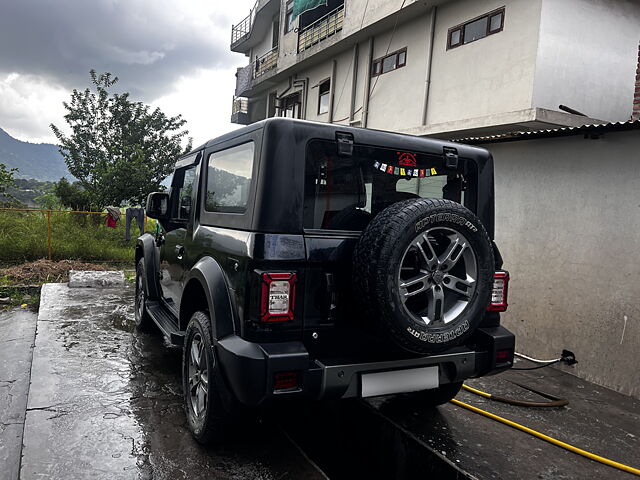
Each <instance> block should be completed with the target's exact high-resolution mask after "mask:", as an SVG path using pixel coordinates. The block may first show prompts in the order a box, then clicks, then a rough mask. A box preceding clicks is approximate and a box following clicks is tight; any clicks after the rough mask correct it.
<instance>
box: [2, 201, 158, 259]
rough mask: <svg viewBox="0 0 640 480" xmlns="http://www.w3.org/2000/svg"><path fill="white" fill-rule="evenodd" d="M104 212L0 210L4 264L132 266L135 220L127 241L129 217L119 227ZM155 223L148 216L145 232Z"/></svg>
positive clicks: (123, 218)
mask: <svg viewBox="0 0 640 480" xmlns="http://www.w3.org/2000/svg"><path fill="white" fill-rule="evenodd" d="M106 217H107V214H106V213H104V212H80V211H68V210H45V209H30V208H0V262H2V263H4V264H15V263H21V262H25V261H30V260H37V259H39V258H48V259H49V260H62V259H70V260H82V261H90V262H108V263H132V262H133V255H134V249H135V240H136V238H137V237H138V235H139V233H140V232H139V230H138V226H137V224H136V222H135V219H134V220H133V221H132V222H131V230H130V232H131V240H128V241H127V240H125V224H126V221H125V220H126V215H125V214H124V211H122V212H121V216H120V221H119V222H118V223H117V225H116V228H110V227H107V226H106V224H105V221H106ZM155 226H156V224H155V221H154V220H151V219H147V218H146V217H145V222H144V230H145V231H153V230H154V229H155Z"/></svg>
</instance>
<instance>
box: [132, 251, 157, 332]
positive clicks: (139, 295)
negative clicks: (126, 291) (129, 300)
mask: <svg viewBox="0 0 640 480" xmlns="http://www.w3.org/2000/svg"><path fill="white" fill-rule="evenodd" d="M146 278H147V277H146V276H145V271H144V258H141V259H140V260H139V261H138V264H137V265H136V296H135V319H136V328H137V329H138V330H140V331H141V332H152V331H154V330H155V329H156V326H155V323H154V322H153V320H152V318H151V317H150V316H149V313H148V312H147V283H146Z"/></svg>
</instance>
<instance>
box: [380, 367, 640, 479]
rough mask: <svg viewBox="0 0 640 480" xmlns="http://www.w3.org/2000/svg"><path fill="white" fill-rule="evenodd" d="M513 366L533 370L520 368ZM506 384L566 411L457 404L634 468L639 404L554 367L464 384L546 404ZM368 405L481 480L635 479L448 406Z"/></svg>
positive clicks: (402, 400)
mask: <svg viewBox="0 0 640 480" xmlns="http://www.w3.org/2000/svg"><path fill="white" fill-rule="evenodd" d="M517 365H518V367H523V366H533V364H531V363H529V362H526V361H523V362H518V364H517ZM512 382H517V383H520V384H523V385H526V386H529V387H531V388H534V389H536V390H538V391H543V392H546V393H549V394H551V395H554V396H557V397H563V398H567V399H568V400H569V402H570V403H569V405H568V406H566V407H562V408H527V407H518V406H513V405H508V404H504V403H498V402H495V401H492V400H488V399H486V398H483V397H480V396H477V395H475V394H472V393H469V392H467V391H465V390H462V391H461V392H460V393H459V394H458V396H457V397H456V398H457V399H458V400H460V401H462V402H465V403H468V404H471V405H473V406H476V407H478V408H481V409H483V410H486V411H488V412H491V413H494V414H496V415H499V416H501V417H504V418H507V419H509V420H512V421H514V422H517V423H520V424H522V425H525V426H527V427H529V428H532V429H534V430H537V431H539V432H541V433H544V434H546V435H549V436H551V437H554V438H556V439H558V440H560V441H563V442H565V443H569V444H571V445H573V446H575V447H578V448H581V449H583V450H587V451H589V452H592V453H595V454H596V455H600V456H604V457H606V458H609V459H611V460H614V461H617V462H621V463H623V464H626V465H629V466H632V467H634V468H640V400H637V399H633V398H631V397H628V396H626V395H622V394H619V393H617V392H614V391H612V390H609V389H607V388H604V387H599V386H597V385H594V384H592V383H589V382H586V381H584V380H581V379H579V378H577V377H574V376H573V375H570V374H568V373H564V372H562V371H560V370H557V369H554V368H552V367H548V368H544V369H539V370H533V371H515V370H511V371H508V372H505V373H503V374H500V375H496V376H492V377H484V378H480V379H475V380H469V381H467V382H466V384H467V385H469V386H471V387H474V388H477V389H479V390H482V391H485V392H489V393H492V394H495V395H499V396H502V397H510V398H517V399H522V400H530V401H544V400H545V399H544V398H541V397H539V396H537V395H536V394H533V393H531V392H529V391H527V390H523V389H522V388H520V387H519V386H517V385H515V384H514V383H512ZM369 404H370V405H371V406H373V407H374V408H375V409H376V410H377V411H379V412H380V413H381V414H382V415H383V416H384V417H385V418H386V419H388V420H389V421H391V422H394V423H396V424H397V425H398V427H399V428H403V429H406V431H407V432H408V433H409V434H411V435H414V436H415V437H417V438H418V439H419V440H420V441H421V442H423V443H424V444H425V445H426V446H427V447H428V448H429V449H430V450H432V451H433V452H435V453H436V454H439V455H440V457H441V458H443V459H447V460H448V461H451V462H453V463H455V464H456V465H457V466H458V467H459V468H460V469H461V470H462V471H464V472H466V473H467V474H469V475H472V476H475V477H477V478H480V479H509V478H518V479H522V480H526V479H554V480H559V479H561V480H574V479H575V480H578V479H580V480H581V479H585V478H594V479H595V478H598V479H600V478H602V479H604V478H606V479H612V480H613V479H621V480H623V479H627V480H629V479H630V478H634V476H633V475H632V474H630V473H627V472H623V471H620V470H617V469H614V468H612V467H609V466H606V465H603V464H600V463H598V462H595V461H592V460H589V459H587V458H583V457H581V456H578V455H577V454H575V453H572V452H569V451H566V450H563V449H561V448H559V447H557V446H554V445H552V444H550V443H547V442H545V441H543V440H540V439H538V438H535V437H533V436H530V435H527V434H526V433H524V432H521V431H518V430H516V429H514V428H511V427H509V426H506V425H503V424H501V423H498V422H496V421H493V420H491V419H489V418H485V417H483V416H481V415H478V414H476V413H473V412H470V411H468V410H465V409H463V408H461V407H458V406H455V405H453V404H447V405H443V406H440V407H438V408H437V409H425V408H424V407H422V406H420V405H416V403H415V402H414V401H412V399H411V397H410V396H395V397H387V398H376V399H373V400H371V401H369Z"/></svg>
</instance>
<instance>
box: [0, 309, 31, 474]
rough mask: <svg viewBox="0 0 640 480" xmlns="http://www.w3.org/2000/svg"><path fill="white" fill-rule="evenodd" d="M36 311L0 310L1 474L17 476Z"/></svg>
mask: <svg viewBox="0 0 640 480" xmlns="http://www.w3.org/2000/svg"><path fill="white" fill-rule="evenodd" d="M36 318H37V317H36V314H35V313H33V312H30V311H28V310H11V311H7V312H0V465H2V471H1V474H0V475H1V476H2V478H6V479H7V480H14V479H17V478H18V474H19V471H20V453H21V450H22V432H23V428H24V421H25V410H26V407H27V394H28V392H29V373H30V371H31V357H32V353H33V344H34V341H35V333H36Z"/></svg>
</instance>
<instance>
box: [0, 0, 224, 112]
mask: <svg viewBox="0 0 640 480" xmlns="http://www.w3.org/2000/svg"><path fill="white" fill-rule="evenodd" d="M225 3H226V2H225ZM216 4H217V6H218V8H215V6H216ZM220 4H221V0H217V1H216V0H209V1H208V2H205V1H200V0H184V1H175V0H173V1H172V0H91V1H87V0H56V1H51V0H5V1H3V6H2V15H1V16H0V73H5V74H6V73H13V72H16V73H20V74H29V75H38V76H42V77H43V78H46V79H48V80H53V81H55V82H56V83H59V84H61V85H62V86H64V87H67V88H69V89H70V88H74V87H78V86H81V85H86V84H87V82H88V71H89V70H90V69H91V68H94V69H95V70H97V71H98V72H102V71H110V72H111V73H113V74H115V75H117V76H119V77H120V78H121V80H122V84H121V86H122V88H124V89H126V90H128V91H130V92H131V93H132V94H135V95H136V96H137V97H140V98H141V99H142V100H144V101H148V100H151V99H153V98H155V97H157V96H158V95H160V94H163V93H166V92H167V90H169V89H170V88H171V85H172V84H173V82H174V81H175V80H176V79H177V78H179V77H181V76H184V75H185V74H186V73H189V72H190V71H193V70H196V69H207V68H217V67H219V66H222V65H225V64H228V63H229V62H233V61H234V59H233V55H232V53H231V52H230V51H229V45H228V37H229V34H228V32H229V29H230V26H231V24H232V23H233V22H234V21H236V20H235V19H234V18H233V15H232V14H230V13H228V12H229V10H230V9H228V8H219V7H220V6H221V5H220ZM231 10H232V9H231ZM223 39H224V40H227V41H222V40H223Z"/></svg>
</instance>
